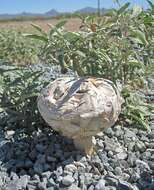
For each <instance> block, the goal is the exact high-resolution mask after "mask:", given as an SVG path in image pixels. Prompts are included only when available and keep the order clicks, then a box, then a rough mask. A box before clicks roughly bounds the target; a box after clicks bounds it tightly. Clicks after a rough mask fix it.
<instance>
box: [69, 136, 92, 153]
mask: <svg viewBox="0 0 154 190" xmlns="http://www.w3.org/2000/svg"><path fill="white" fill-rule="evenodd" d="M73 142H74V145H75V147H76V149H78V150H80V151H82V152H84V153H85V154H86V155H92V153H93V151H94V144H93V142H92V136H88V137H76V138H75V139H73Z"/></svg>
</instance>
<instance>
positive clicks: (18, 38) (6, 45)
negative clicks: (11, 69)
mask: <svg viewBox="0 0 154 190" xmlns="http://www.w3.org/2000/svg"><path fill="white" fill-rule="evenodd" d="M0 41H1V43H0V59H4V60H6V61H9V62H10V63H17V64H30V63H36V62H38V57H37V51H38V44H36V43H34V41H33V40H32V39H26V40H25V39H24V38H23V36H22V33H21V32H20V31H15V30H7V29H1V30H0Z"/></svg>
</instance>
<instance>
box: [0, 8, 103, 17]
mask: <svg viewBox="0 0 154 190" xmlns="http://www.w3.org/2000/svg"><path fill="white" fill-rule="evenodd" d="M105 11H107V9H104V8H102V9H101V12H105ZM96 12H97V8H93V7H85V8H83V9H80V10H77V11H75V13H96ZM60 14H63V12H58V11H57V10H55V9H51V10H49V11H48V12H46V13H42V14H41V13H29V12H22V13H19V14H0V18H14V17H33V16H34V17H37V16H39V17H49V16H53V17H54V16H58V15H60ZM67 14H68V13H67Z"/></svg>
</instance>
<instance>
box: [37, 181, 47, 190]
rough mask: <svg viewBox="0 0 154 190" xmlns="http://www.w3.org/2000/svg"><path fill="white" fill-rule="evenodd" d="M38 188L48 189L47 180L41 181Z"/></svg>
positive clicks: (41, 189) (40, 189)
mask: <svg viewBox="0 0 154 190" xmlns="http://www.w3.org/2000/svg"><path fill="white" fill-rule="evenodd" d="M37 188H38V189H39V190H46V189H47V188H46V183H45V182H39V183H38V185H37Z"/></svg>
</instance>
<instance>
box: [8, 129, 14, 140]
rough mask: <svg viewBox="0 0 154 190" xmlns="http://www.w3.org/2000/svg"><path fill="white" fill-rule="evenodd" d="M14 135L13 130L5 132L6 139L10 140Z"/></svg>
mask: <svg viewBox="0 0 154 190" xmlns="http://www.w3.org/2000/svg"><path fill="white" fill-rule="evenodd" d="M14 134H15V131H14V130H8V131H6V138H7V139H10V138H11V137H12V136H13V135H14Z"/></svg>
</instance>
